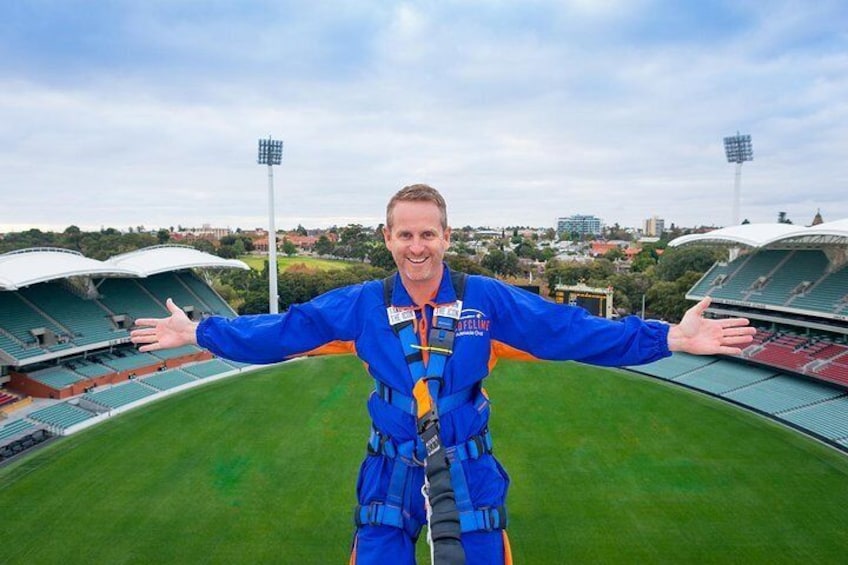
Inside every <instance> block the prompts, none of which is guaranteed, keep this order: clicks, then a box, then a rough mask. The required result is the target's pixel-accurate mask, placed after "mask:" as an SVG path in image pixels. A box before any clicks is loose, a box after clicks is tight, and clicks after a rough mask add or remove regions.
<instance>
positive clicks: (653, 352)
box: [132, 184, 754, 564]
mask: <svg viewBox="0 0 848 565" xmlns="http://www.w3.org/2000/svg"><path fill="white" fill-rule="evenodd" d="M383 236H384V238H385V243H386V246H387V247H388V249H389V250H390V251H391V253H392V257H393V258H394V261H395V263H396V264H397V267H398V272H397V273H396V274H394V275H392V276H391V277H389V278H387V279H386V280H384V281H372V282H369V283H365V284H361V285H354V286H349V287H345V288H340V289H336V290H333V291H330V292H328V293H326V294H324V295H322V296H319V297H317V298H315V299H313V300H311V301H309V302H307V303H305V304H300V305H296V306H292V307H291V308H290V309H289V310H288V311H287V312H285V313H283V314H279V315H277V314H274V315H259V316H242V317H239V318H236V319H233V320H227V319H225V318H220V317H212V318H207V319H205V320H203V321H202V322H200V323H199V324H198V323H194V322H192V321H191V320H189V319H188V317H187V316H186V314H185V313H184V312H183V311H182V310H181V309H180V308H179V307H177V306H176V305H174V303H173V302H171V301H170V300H168V302H167V306H168V309H169V311H170V312H171V316H170V317H168V318H162V319H139V320H137V321H136V324H137V326H138V329H136V330H134V331H133V332H132V340H133V342H134V343H137V344H139V345H141V347H140V350H141V351H154V350H157V349H163V348H170V347H178V346H181V345H185V344H188V343H196V344H199V345H200V346H202V347H205V348H207V349H209V350H210V351H212V352H213V353H215V354H216V355H220V356H222V357H225V358H228V359H232V360H236V361H242V362H248V363H273V362H277V361H282V360H285V359H288V358H291V357H294V356H298V355H317V354H326V353H338V352H339V351H349V352H353V353H355V354H356V355H357V356H358V357H359V358H360V359H362V361H364V363H365V366H366V368H367V370H368V372H369V373H370V375H371V377H373V379H374V384H375V387H374V391H373V392H372V393H371V395H370V396H369V398H368V403H367V404H368V411H369V415H370V416H371V422H372V425H371V433H370V437H369V440H368V443H367V456H366V458H365V461H364V462H363V464H362V466H361V469H360V475H359V480H358V482H357V493H356V494H357V499H358V500H357V502H358V505H357V506H356V510H355V513H354V521H355V523H356V526H357V528H356V534H355V537H354V540H353V548H352V551H351V562H352V563H359V564H372V563H374V564H376V563H380V564H382V563H393V564H395V563H398V564H403V563H414V562H415V542H416V540H417V538H418V536H419V534H420V532H421V530H422V527H423V525H424V524H429V528H428V538H432V543H431V546H432V548H433V554H434V557H435V562H436V563H439V564H441V563H451V564H453V563H463V562H467V563H480V564H494V563H497V564H500V563H511V557H510V550H509V541H508V538H507V535H506V525H507V514H506V506H505V504H506V495H507V488H508V485H509V478H508V476H507V474H506V472H505V471H504V469H503V468H502V467H501V465H500V463H499V462H498V461H497V460H496V459H495V457H494V455H493V444H492V438H491V435H490V434H489V430H488V422H489V400H488V397H487V396H486V394H485V392H484V391H483V388H482V384H483V380H484V379H485V378H486V377H487V376H488V375H489V372H490V371H491V369H492V368H493V367H494V366H495V364H496V363H497V360H498V359H499V358H504V357H509V358H516V359H524V360H532V359H548V360H576V361H582V362H586V363H592V364H596V365H606V366H617V365H637V364H641V363H649V362H651V361H655V360H657V359H660V358H662V357H665V356H667V355H669V354H670V352H671V351H674V350H680V351H686V352H689V353H694V354H719V353H720V354H738V353H739V352H740V347H744V346H745V345H747V344H748V343H750V342H751V340H752V335H753V334H754V329H753V328H751V327H749V326H748V321H747V320H745V319H742V318H730V319H724V320H710V319H706V318H704V317H703V312H704V310H705V309H706V308H707V306H708V305H709V299H705V300H703V301H701V302H700V303H698V304H696V305H695V306H693V307H692V308H691V309H690V310H689V311H687V312H686V315H685V316H684V318H683V320H681V322H680V324H678V325H668V324H664V323H661V322H655V321H644V320H641V319H639V318H636V317H628V318H624V319H623V320H621V321H610V320H606V319H603V318H597V317H593V316H591V315H589V314H588V313H587V312H586V311H584V310H582V309H580V308H575V307H571V306H568V305H558V304H554V303H553V302H550V301H547V300H545V299H543V298H541V297H539V296H536V295H533V294H530V293H528V292H525V291H522V290H519V289H517V288H515V287H512V286H509V285H507V284H505V283H502V282H500V281H498V280H495V279H492V278H487V277H481V276H465V275H463V274H461V273H455V272H451V271H450V269H448V268H447V266H446V265H445V264H444V263H443V261H442V259H443V258H444V255H445V252H446V250H447V248H448V246H449V245H450V228H449V227H448V224H447V209H446V205H445V201H444V199H443V198H442V196H441V195H440V194H439V192H438V191H436V190H435V189H434V188H432V187H429V186H427V185H421V184H418V185H412V186H408V187H405V188H403V189H402V190H400V191H399V192H398V193H397V194H395V195H394V196H393V197H392V199H391V200H390V201H389V204H388V207H387V210H386V227H385V228H384V230H383ZM564 511H565V510H564Z"/></svg>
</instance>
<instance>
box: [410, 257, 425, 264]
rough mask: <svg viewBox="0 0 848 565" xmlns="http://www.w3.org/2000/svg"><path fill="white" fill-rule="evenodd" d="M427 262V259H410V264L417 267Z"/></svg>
mask: <svg viewBox="0 0 848 565" xmlns="http://www.w3.org/2000/svg"><path fill="white" fill-rule="evenodd" d="M426 260H427V258H426V257H425V258H424V259H409V262H410V263H415V264H416V265H419V264H421V263H423V262H424V261H426Z"/></svg>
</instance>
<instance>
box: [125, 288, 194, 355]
mask: <svg viewBox="0 0 848 565" xmlns="http://www.w3.org/2000/svg"><path fill="white" fill-rule="evenodd" d="M165 306H166V307H167V308H168V311H169V312H170V313H171V315H170V316H169V317H167V318H139V319H138V320H136V321H135V325H136V329H134V330H133V331H131V332H130V340H131V341H132V342H133V343H135V344H136V345H139V344H142V346H141V347H139V348H138V350H139V351H142V352H146V351H157V350H159V349H171V348H172V347H180V346H183V345H189V344H192V345H196V344H197V336H196V335H195V333H196V331H197V323H196V322H192V321H191V320H189V319H188V316H186V313H185V312H183V309H182V308H180V307H179V306H177V305H176V304H174V301H173V300H171V299H170V298H169V299H168V300H167V301H166V302H165Z"/></svg>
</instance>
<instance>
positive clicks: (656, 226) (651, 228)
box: [644, 216, 665, 237]
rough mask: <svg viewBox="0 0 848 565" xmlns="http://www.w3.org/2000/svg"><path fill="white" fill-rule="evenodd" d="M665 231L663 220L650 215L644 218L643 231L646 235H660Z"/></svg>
mask: <svg viewBox="0 0 848 565" xmlns="http://www.w3.org/2000/svg"><path fill="white" fill-rule="evenodd" d="M664 231H665V220H664V219H662V218H658V217H656V216H652V217H650V218H648V219H647V220H645V229H644V233H645V235H647V236H648V237H661V236H662V234H663V232H664Z"/></svg>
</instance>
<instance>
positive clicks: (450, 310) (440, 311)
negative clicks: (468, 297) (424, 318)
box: [434, 300, 462, 320]
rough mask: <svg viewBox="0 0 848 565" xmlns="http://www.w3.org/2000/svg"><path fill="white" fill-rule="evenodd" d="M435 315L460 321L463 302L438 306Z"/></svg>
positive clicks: (458, 301)
mask: <svg viewBox="0 0 848 565" xmlns="http://www.w3.org/2000/svg"><path fill="white" fill-rule="evenodd" d="M434 314H435V315H436V316H441V317H444V318H453V319H454V320H459V316H460V315H461V314H462V300H457V301H456V302H454V303H453V304H442V305H441V306H436V311H435V312H434Z"/></svg>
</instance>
